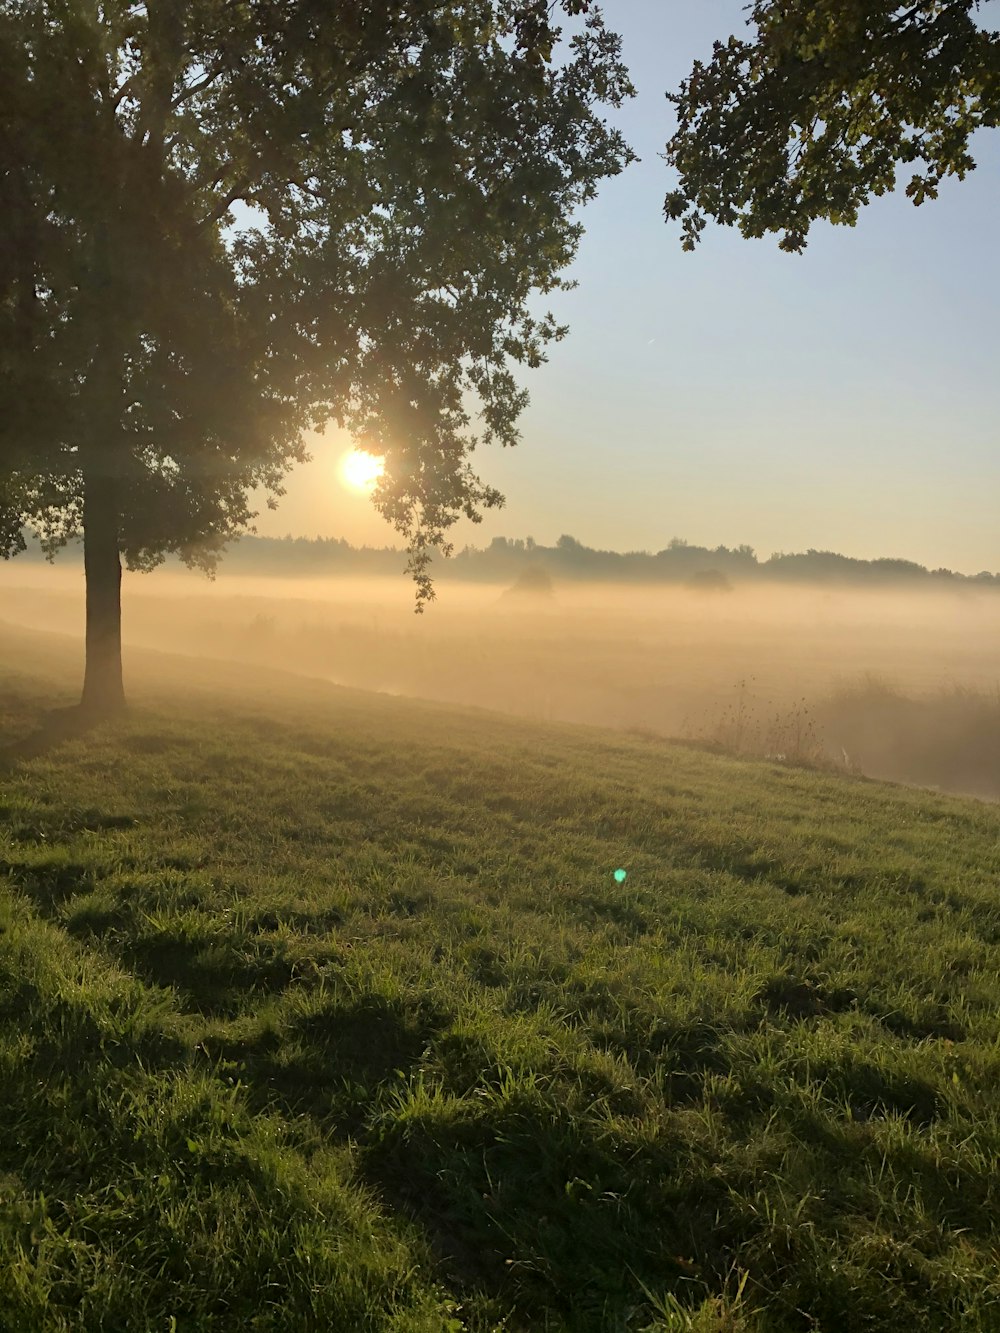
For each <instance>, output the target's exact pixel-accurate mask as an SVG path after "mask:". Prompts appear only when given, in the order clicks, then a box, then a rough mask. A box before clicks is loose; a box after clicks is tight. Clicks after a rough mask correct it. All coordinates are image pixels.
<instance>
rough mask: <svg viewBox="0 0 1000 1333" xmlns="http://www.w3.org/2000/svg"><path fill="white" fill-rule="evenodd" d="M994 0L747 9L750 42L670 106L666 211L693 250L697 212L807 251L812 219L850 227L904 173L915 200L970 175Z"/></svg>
mask: <svg viewBox="0 0 1000 1333" xmlns="http://www.w3.org/2000/svg"><path fill="white" fill-rule="evenodd" d="M990 2H991V0H982V3H980V0H916V2H915V3H903V4H900V3H897V0H755V3H754V4H752V5H751V6H750V18H749V25H750V28H751V32H750V35H749V37H748V38H746V39H744V38H739V37H730V38H729V40H728V41H726V42H716V43H715V47H714V51H713V56H712V59H711V60H710V61H709V62H708V63H707V64H706V63H704V62H700V61H699V62H696V63H695V65H694V68H693V70H692V72H691V74H690V76H689V77H688V78H687V79H686V80H685V81H684V82H683V83H682V84H681V87H680V90H679V92H678V93H676V94H674V95H672V96H671V97H670V100H671V101H672V102H673V103H674V105H675V106H676V108H677V117H678V125H677V131H676V133H675V134H674V136H673V138H672V139H671V140H670V142H669V144H668V145H667V160H668V161H669V162H670V164H671V165H672V166H673V167H674V168H675V169H676V171H677V172H678V174H679V183H678V186H677V188H676V189H674V190H672V191H671V192H670V193H669V194H668V195H667V199H666V214H667V217H668V218H670V219H673V220H679V221H680V222H681V224H682V239H683V244H684V247H685V249H688V250H691V249H693V248H694V246H695V244H696V243H697V241H698V237H699V234H700V232H701V231H702V230H703V228H704V226H705V221H706V217H707V216H708V217H713V218H715V220H716V221H718V222H721V223H723V224H726V225H730V226H731V225H734V224H735V225H737V226H738V227H739V229H740V231H741V232H742V233H743V235H744V236H758V237H759V236H764V235H765V234H766V233H768V232H778V233H780V234H781V241H780V245H781V248H782V249H783V250H790V251H801V250H802V249H803V248H804V247H805V244H806V237H807V235H808V232H809V227H810V224H811V223H812V222H814V221H816V220H817V219H819V218H825V219H827V220H828V221H830V222H834V223H847V224H849V225H851V226H853V225H854V223H855V222H856V221H857V217H858V211H859V209H860V208H861V206H862V205H863V204H865V203H866V202H867V201H868V200H869V198H870V197H871V196H872V195H880V194H885V193H886V192H887V191H888V190H891V189H892V188H893V186H894V185H895V183H896V178H897V173H898V172H899V171H900V170H901V169H903V170H905V171H907V172H909V174H910V179H909V181H908V182H907V185H906V193H907V194H908V195H909V196H910V198H911V199H912V200H913V202H914V203H915V204H920V203H922V202H923V201H924V200H925V199H933V198H934V197H935V196H936V194H937V191H938V187H939V185H940V183H941V181H942V180H943V179H944V177H946V176H957V177H959V178H961V177H964V176H965V175H966V173H967V172H969V171H971V170H972V169H973V168H974V167H975V161H974V159H973V156H972V152H971V148H970V138H971V136H972V134H973V133H974V131H975V130H977V129H979V128H980V127H993V128H995V127H996V126H997V124H998V123H1000V33H997V32H991V31H989V30H988V29H987V28H986V27H985V25H984V23H983V21H982V19H983V17H984V13H983V11H985V10H986V7H987V5H988V4H990Z"/></svg>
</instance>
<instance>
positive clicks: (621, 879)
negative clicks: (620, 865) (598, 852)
mask: <svg viewBox="0 0 1000 1333" xmlns="http://www.w3.org/2000/svg"><path fill="white" fill-rule="evenodd" d="M627 878H628V871H627V870H616V871H615V883H616V884H624V883H625V880H626V879H627Z"/></svg>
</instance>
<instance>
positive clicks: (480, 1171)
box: [0, 657, 1000, 1333]
mask: <svg viewBox="0 0 1000 1333" xmlns="http://www.w3.org/2000/svg"><path fill="white" fill-rule="evenodd" d="M54 660H55V659H54V657H52V658H50V665H49V666H47V667H46V668H45V670H44V671H42V674H41V676H36V675H32V676H31V677H30V678H29V676H28V675H20V676H19V675H17V674H16V673H14V672H12V671H6V672H4V671H2V670H0V728H2V731H0V735H3V736H6V737H7V738H9V739H13V738H15V737H16V736H17V735H20V734H24V733H26V732H28V731H30V730H31V727H32V725H33V722H34V720H35V719H36V718H37V716H38V715H39V712H40V710H41V709H42V708H43V707H44V706H51V705H53V704H57V703H63V702H66V701H67V699H66V698H65V697H64V696H63V694H62V692H61V689H62V687H61V685H60V684H59V683H58V682H59V681H60V679H61V678H62V677H61V674H60V672H61V668H58V669H57V667H56V666H55V665H53V663H54ZM167 668H169V670H170V671H173V673H174V676H175V678H179V677H180V675H181V674H182V668H181V667H179V666H177V665H174V666H170V665H169V664H167V667H165V669H167ZM73 669H75V668H73ZM185 669H186V668H185ZM46 672H48V674H46ZM230 684H231V691H232V692H231V693H230V695H229V696H228V697H227V694H226V690H225V688H224V687H225V686H226V682H225V679H224V676H223V675H222V671H221V669H219V674H218V675H217V676H216V677H215V678H214V679H213V678H212V677H211V675H210V674H209V675H204V674H203V675H202V676H201V677H200V678H199V680H198V682H197V683H196V687H193V688H192V689H191V690H190V691H189V692H188V693H187V694H186V696H185V695H181V694H179V695H177V696H176V698H175V700H174V701H171V700H170V699H169V698H168V696H167V695H166V694H164V692H163V687H157V690H154V689H147V690H145V691H143V690H136V691H135V698H136V706H135V708H134V711H133V713H132V714H131V715H130V717H129V718H128V719H127V720H125V721H123V722H121V723H119V724H116V725H115V726H113V727H109V728H106V729H104V730H102V731H99V732H94V733H91V734H89V735H86V736H83V737H80V738H78V739H76V740H72V741H69V742H68V743H66V744H64V745H62V746H60V747H59V748H56V749H54V750H52V751H51V752H49V753H48V754H45V755H42V756H39V757H37V758H34V759H31V760H28V761H24V762H21V763H17V764H15V765H14V766H13V767H11V768H10V769H9V771H8V772H6V773H5V774H0V1007H2V1018H3V1022H2V1024H0V1329H2V1330H4V1331H5V1333H6V1330H10V1333H33V1330H46V1333H47V1331H48V1330H57V1329H66V1330H73V1329H87V1330H90V1329H94V1330H119V1329H121V1330H138V1329H143V1330H145V1329H149V1330H153V1329H156V1330H163V1331H164V1333H167V1330H170V1329H172V1328H176V1329H177V1330H181V1331H183V1330H188V1329H191V1330H203V1329H205V1330H213V1329H214V1330H223V1329H224V1330H236V1329H239V1330H243V1329H253V1330H264V1329H269V1330H270V1329H273V1330H276V1331H277V1330H313V1329H315V1330H345V1331H347V1333H352V1331H353V1330H399V1331H402V1330H407V1331H409V1333H417V1331H419V1330H426V1333H440V1331H441V1330H452V1333H458V1331H459V1330H469V1333H473V1331H475V1333H486V1330H501V1329H502V1330H510V1331H511V1333H513V1331H515V1330H535V1329H544V1330H601V1333H604V1331H605V1330H608V1331H612V1333H613V1331H614V1330H635V1331H636V1333H653V1331H654V1330H655V1331H657V1333H666V1331H668V1330H669V1333H674V1331H675V1330H676V1331H678V1333H679V1331H680V1330H697V1331H698V1333H724V1331H725V1330H729V1331H730V1333H777V1331H778V1330H803V1331H805V1330H811V1329H812V1330H818V1329H821V1330H829V1331H830V1333H834V1331H836V1333H853V1331H854V1330H859V1331H860V1330H865V1331H866V1333H868V1331H869V1330H900V1329H906V1330H908V1331H911V1333H923V1331H924V1330H926V1333H940V1331H941V1330H947V1329H955V1330H959V1329H961V1330H963V1333H964V1331H965V1330H969V1331H970V1333H977V1331H983V1330H997V1329H1000V1280H998V1276H997V1275H998V1258H1000V1255H998V1232H1000V1226H998V1223H1000V1185H998V1182H997V1177H996V1173H995V1164H996V1162H997V1160H998V1157H1000V1099H998V1096H997V1088H998V1086H1000V1021H998V1020H1000V981H998V975H997V972H998V963H1000V892H998V888H997V885H998V872H1000V837H998V833H1000V825H998V819H997V811H996V809H995V808H993V807H990V806H985V805H977V804H975V803H972V802H967V801H961V800H957V799H946V798H938V797H933V796H928V795H927V794H925V793H920V792H915V791H911V790H907V789H903V788H893V787H886V786H881V785H877V784H874V783H868V782H863V781H858V780H854V779H850V778H845V777H837V776H835V775H823V774H816V773H809V772H805V771H800V770H794V769H790V768H787V767H784V766H779V765H771V764H766V763H763V762H741V761H739V760H736V759H730V758H726V757H723V756H718V755H709V754H705V753H702V752H699V751H697V750H695V749H691V748H684V747H681V746H669V745H666V744H663V743H661V742H657V741H655V740H650V739H643V738H641V737H624V736H616V735H612V734H611V733H607V732H601V731H596V730H588V729H584V728H572V727H545V728H536V727H532V726H529V725H528V724H526V723H523V722H518V721H513V720H509V719H504V718H500V717H496V716H492V715H489V714H484V713H475V712H472V711H459V710H450V709H447V708H444V707H437V706H431V705H418V704H414V703H409V702H406V701H403V700H399V699H388V698H384V697H379V696H365V695H363V694H360V693H352V692H349V691H338V690H333V689H328V688H321V687H319V686H316V687H305V688H304V689H303V691H302V693H301V694H300V696H299V697H298V699H297V700H293V699H291V697H289V698H283V697H282V695H281V689H282V688H284V687H283V686H282V685H281V682H280V678H278V677H275V678H274V679H273V680H272V681H270V682H268V681H267V680H263V679H261V680H258V681H256V682H252V681H251V682H243V683H236V682H231V683H230ZM158 691H159V692H158ZM177 699H184V702H177V701H176V700H177ZM618 866H622V867H625V868H626V869H627V870H628V879H627V880H626V882H625V884H624V885H622V886H621V887H619V886H618V885H616V884H615V882H614V878H613V871H614V870H615V868H616V867H618Z"/></svg>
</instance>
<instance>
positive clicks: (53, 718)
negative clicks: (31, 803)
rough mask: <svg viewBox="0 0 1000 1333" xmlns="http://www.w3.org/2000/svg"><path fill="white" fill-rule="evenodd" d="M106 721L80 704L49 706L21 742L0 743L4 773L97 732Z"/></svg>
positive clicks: (0, 755) (0, 769)
mask: <svg viewBox="0 0 1000 1333" xmlns="http://www.w3.org/2000/svg"><path fill="white" fill-rule="evenodd" d="M106 720H107V719H106V717H105V716H103V715H102V714H100V713H96V712H94V710H93V709H88V708H83V707H81V706H80V705H79V704H73V705H71V706H70V707H68V708H52V709H49V710H48V711H46V712H43V713H42V714H41V723H40V725H39V726H38V727H37V729H36V730H35V731H33V732H31V733H30V734H29V735H27V736H24V737H22V738H21V739H20V740H18V741H12V742H10V743H9V744H7V745H0V773H4V772H10V771H11V770H12V769H15V768H16V767H17V766H18V765H19V764H21V763H23V762H24V761H25V760H27V759H38V758H39V757H40V756H41V755H44V754H48V753H49V752H50V751H51V750H55V749H58V748H59V746H61V745H65V744H66V743H67V742H68V741H72V740H76V739H77V737H79V736H83V735H86V733H87V732H90V731H93V730H94V729H95V727H98V726H99V725H100V724H101V723H102V722H104V721H106Z"/></svg>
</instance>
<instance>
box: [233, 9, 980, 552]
mask: <svg viewBox="0 0 1000 1333" xmlns="http://www.w3.org/2000/svg"><path fill="white" fill-rule="evenodd" d="M604 9H605V14H606V17H607V19H608V21H609V23H610V25H611V26H613V27H616V28H617V29H618V31H620V32H621V33H622V36H623V39H624V53H625V58H626V62H627V63H628V65H629V68H630V70H631V73H632V77H633V81H634V82H635V84H636V87H637V89H638V93H639V96H638V97H637V99H636V100H635V101H634V102H632V103H631V104H630V105H629V106H628V107H627V108H626V109H625V110H624V111H623V112H622V113H621V114H620V115H619V116H618V117H617V118H616V119H617V121H618V123H619V124H620V125H621V127H622V128H623V130H624V131H625V134H626V137H627V138H628V139H629V141H630V142H631V144H632V146H633V147H634V148H635V149H636V151H637V152H638V153H639V155H640V157H641V158H642V161H641V163H639V164H637V165H634V166H632V167H631V168H630V169H629V170H628V171H627V172H625V173H624V174H623V175H622V176H621V177H619V178H618V179H617V180H614V181H611V182H609V183H608V184H607V185H606V186H605V187H604V190H603V192H602V194H601V196H600V198H599V199H598V200H597V201H596V202H595V203H594V204H592V205H590V206H589V207H588V208H587V210H586V211H585V213H584V214H583V221H584V223H585V225H586V228H587V234H586V236H585V238H584V240H583V243H582V246H581V249H580V254H579V256H578V258H577V261H576V263H575V265H574V267H573V270H572V272H571V274H570V276H572V277H573V278H575V279H576V280H577V281H578V283H579V286H578V288H577V289H576V290H575V291H573V292H570V293H566V294H562V295H559V296H558V298H557V300H556V301H555V302H554V303H551V304H552V305H553V308H554V309H555V311H556V313H557V315H558V316H559V318H560V319H561V320H563V321H564V322H566V323H568V324H569V325H570V335H569V337H568V338H567V339H566V341H565V342H563V343H562V344H560V345H559V346H557V347H555V348H553V349H552V355H551V359H550V362H549V364H548V365H547V366H545V367H543V368H542V369H541V370H539V371H537V372H533V373H530V374H528V375H527V377H526V381H525V382H526V384H527V386H528V388H529V389H530V391H531V395H532V402H531V406H530V408H529V409H528V411H527V412H526V413H525V415H524V417H523V419H522V443H521V445H520V446H519V447H518V448H517V449H516V450H513V451H506V452H502V451H500V450H496V451H494V450H486V451H483V452H482V453H481V454H479V455H477V459H478V465H479V470H480V472H481V473H482V475H483V476H484V478H485V479H486V480H488V481H490V482H491V483H493V484H495V485H498V486H499V487H500V488H501V490H503V491H504V493H505V494H506V496H507V506H506V508H505V509H503V510H501V511H499V513H495V514H491V515H489V516H488V517H487V518H486V520H485V521H484V523H483V524H482V525H480V526H478V527H473V526H472V525H471V524H467V523H464V524H463V525H462V527H461V528H460V529H457V538H458V541H459V543H460V544H461V543H462V542H465V541H470V542H474V543H475V544H476V545H481V544H483V543H485V542H487V541H489V540H490V539H491V538H492V537H493V536H496V535H498V534H505V535H507V536H526V535H528V534H530V535H532V536H533V537H535V539H536V540H537V541H539V542H545V543H550V542H554V541H555V539H556V538H557V537H558V536H559V535H560V534H561V533H564V532H568V533H572V534H573V536H575V537H577V538H578V539H579V540H581V541H583V542H585V543H587V544H588V545H593V546H602V547H608V548H612V549H617V550H636V549H649V550H658V549H660V548H661V547H663V546H665V545H666V543H667V541H668V540H669V539H670V538H671V537H672V536H681V537H685V538H687V539H688V540H689V541H692V542H698V543H704V544H706V545H710V546H714V545H718V544H719V543H724V544H726V545H737V544H739V543H741V542H749V543H750V544H751V545H752V546H754V547H755V548H756V549H757V550H758V552H759V553H761V554H762V555H764V556H766V555H769V554H770V553H771V552H772V551H776V550H801V549H804V548H806V547H810V546H813V547H818V548H824V549H834V550H840V551H843V552H845V553H847V554H851V555H857V556H876V555H899V556H906V557H908V558H910V559H915V560H919V561H920V562H921V563H926V564H928V565H931V566H937V565H947V566H949V567H951V568H954V569H961V570H964V571H967V572H975V571H977V570H980V569H990V570H998V569H1000V535H998V524H997V509H998V502H1000V315H998V309H1000V300H998V298H1000V253H998V246H997V242H996V235H997V233H998V228H997V223H996V218H997V214H998V212H1000V134H997V133H996V132H993V133H989V132H987V133H984V134H982V135H981V136H980V138H979V141H978V142H977V144H976V157H977V161H978V163H979V169H978V170H977V171H976V172H974V173H973V174H972V175H971V176H969V177H968V179H967V180H966V181H964V182H954V181H951V182H946V183H945V187H944V188H943V189H942V192H941V198H940V199H939V200H937V201H936V202H931V203H929V204H925V205H924V206H923V207H921V208H919V209H918V208H914V207H913V205H912V204H911V203H909V201H908V200H906V199H904V198H903V197H902V194H901V193H900V194H898V195H896V196H893V197H887V198H884V199H881V200H876V201H875V202H874V203H873V204H872V205H871V206H870V207H869V208H867V209H866V210H864V211H863V213H862V215H861V219H860V221H859V223H858V226H857V227H856V228H855V229H849V228H833V227H828V226H825V225H824V226H817V227H814V229H813V231H812V233H811V234H810V243H809V247H808V249H807V250H806V252H805V255H804V256H801V257H798V256H793V255H786V254H783V253H781V252H779V251H778V249H777V245H776V242H775V241H774V240H773V239H772V240H765V241H744V240H743V239H742V238H741V237H740V236H739V235H738V233H735V232H733V231H728V230H726V229H721V228H716V227H709V228H708V229H707V230H706V232H705V233H704V238H703V241H702V244H701V245H700V246H699V248H698V251H697V252H696V253H695V254H694V255H690V254H685V253H683V252H682V251H681V249H680V245H679V242H678V239H677V234H676V231H675V230H673V229H672V228H669V227H667V225H666V224H665V223H664V221H663V218H662V202H663V196H664V194H665V193H666V190H667V188H668V186H669V183H670V177H669V173H668V171H667V168H666V165H665V163H664V162H663V161H662V159H661V158H660V157H659V156H658V154H659V153H661V152H662V150H663V145H664V143H665V142H666V139H667V138H668V136H669V134H670V131H671V127H672V117H671V108H670V106H669V105H668V103H667V102H666V100H665V97H664V94H665V92H666V91H667V89H673V88H675V87H676V86H677V84H678V83H679V82H680V80H681V79H682V78H683V77H684V76H685V74H686V73H687V72H688V71H689V69H690V66H691V63H692V61H693V60H694V59H695V58H697V57H707V56H708V55H709V54H710V51H711V44H712V41H713V39H714V38H717V37H718V38H725V37H726V36H728V35H729V33H730V32H734V31H738V30H740V29H741V27H742V25H743V21H744V15H743V0H606V3H605V5H604ZM994 9H996V10H997V11H998V12H997V14H996V18H997V19H1000V5H995V4H993V3H991V4H990V6H989V9H988V10H986V11H985V13H984V17H985V18H987V19H989V20H990V23H989V25H988V26H994V25H993V22H992V19H993V17H994V16H993V14H992V12H991V11H993V10H994ZM312 447H313V453H314V462H313V463H312V464H310V465H308V466H307V467H305V468H302V469H300V470H299V472H298V474H297V475H296V476H294V477H293V478H292V480H291V482H290V485H289V493H288V496H287V497H286V499H285V501H284V502H283V503H282V506H281V508H280V509H279V511H278V512H277V513H275V514H271V515H267V516H266V517H265V518H262V520H261V522H260V523H259V530H260V531H261V532H267V533H273V534H283V533H286V532H293V533H296V534H301V535H307V536H314V535H317V534H318V535H323V536H343V537H347V538H348V539H349V540H351V541H354V542H361V541H367V542H375V543H378V544H380V545H381V544H385V543H391V542H392V541H393V540H394V538H393V534H392V532H391V529H389V528H388V527H387V526H386V525H385V524H384V523H383V522H382V520H380V519H379V518H378V517H377V516H376V515H374V513H373V512H372V511H371V508H370V503H369V501H368V500H367V499H365V498H364V497H361V496H358V495H355V494H351V493H349V492H347V491H345V490H344V489H343V488H342V487H341V486H340V485H339V484H338V481H337V477H336V462H337V459H338V458H339V456H340V455H341V454H342V453H343V451H344V449H345V448H346V447H347V444H346V441H345V440H344V439H342V438H339V437H335V438H330V439H328V440H325V441H324V440H319V441H316V442H314V444H313V446H312Z"/></svg>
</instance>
